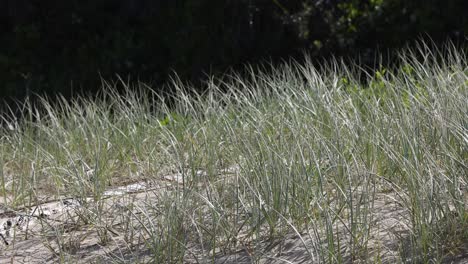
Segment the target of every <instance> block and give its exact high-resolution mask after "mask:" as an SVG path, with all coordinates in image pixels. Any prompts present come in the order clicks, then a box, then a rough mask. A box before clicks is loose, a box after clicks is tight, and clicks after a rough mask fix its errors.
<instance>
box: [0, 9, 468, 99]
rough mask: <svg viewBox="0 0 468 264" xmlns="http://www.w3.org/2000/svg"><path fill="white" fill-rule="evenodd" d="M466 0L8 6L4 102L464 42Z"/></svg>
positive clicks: (2, 23)
mask: <svg viewBox="0 0 468 264" xmlns="http://www.w3.org/2000/svg"><path fill="white" fill-rule="evenodd" d="M467 14H468V1H466V0H444V1H439V0H412V1H408V0H362V1H358V0H343V1H339V0H296V1H294V0H170V1H169V0H67V1H63V0H0V98H3V99H5V98H19V99H21V98H24V97H25V96H26V95H30V94H42V93H47V94H56V93H61V94H63V95H65V96H66V97H69V96H71V95H73V94H76V93H81V92H89V93H91V94H93V93H95V92H96V91H97V90H98V89H99V87H100V80H101V79H100V78H101V77H103V78H104V79H107V80H112V79H115V78H116V75H117V74H118V75H120V76H122V77H123V78H124V79H125V78H127V77H129V78H130V79H131V80H132V81H143V82H146V83H150V84H151V85H153V87H162V86H159V85H160V84H162V83H164V82H166V81H167V80H168V78H169V77H170V75H171V73H172V71H175V72H177V74H178V75H179V76H180V77H181V79H182V80H186V81H192V82H197V81H198V80H200V78H204V77H205V76H206V75H205V74H206V73H208V74H216V73H220V72H224V71H226V70H227V69H229V68H234V69H235V68H240V67H241V66H242V65H243V64H244V63H246V62H249V63H256V62H258V61H261V60H264V59H268V60H270V59H271V60H272V61H275V60H278V59H280V58H285V57H288V56H296V57H299V56H300V55H301V52H302V51H304V50H306V51H307V52H309V53H310V54H311V55H312V56H315V57H317V58H319V57H324V56H329V55H330V54H334V55H338V56H340V55H345V56H354V55H357V54H360V55H361V56H363V61H362V62H363V63H364V64H371V63H373V62H374V57H373V56H374V55H373V54H374V51H375V50H376V49H377V48H378V49H379V50H380V51H386V50H392V49H395V48H399V47H401V46H402V45H404V44H405V43H407V42H408V41H412V40H414V39H416V38H418V37H421V36H423V37H430V38H431V39H432V40H433V41H434V42H436V43H441V42H443V41H445V40H447V38H449V39H452V40H455V41H457V40H458V41H460V40H464V39H465V36H466V34H467V32H468V15H467Z"/></svg>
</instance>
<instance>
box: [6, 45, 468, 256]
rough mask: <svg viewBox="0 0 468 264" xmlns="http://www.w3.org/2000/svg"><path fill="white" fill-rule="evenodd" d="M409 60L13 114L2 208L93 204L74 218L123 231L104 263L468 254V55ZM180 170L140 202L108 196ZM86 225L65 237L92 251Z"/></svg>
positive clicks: (101, 229)
mask: <svg viewBox="0 0 468 264" xmlns="http://www.w3.org/2000/svg"><path fill="white" fill-rule="evenodd" d="M399 65H400V66H399V68H396V69H385V68H381V69H378V70H377V71H376V72H375V74H369V75H368V79H367V80H366V82H364V83H363V82H362V80H359V78H358V76H359V75H361V73H362V70H361V69H359V68H357V67H355V66H349V65H346V64H344V63H340V62H338V61H336V60H335V61H331V62H329V63H328V64H327V65H324V66H323V67H321V68H317V67H314V66H313V64H312V63H311V62H310V61H307V60H306V62H305V63H303V64H299V63H295V62H290V63H284V64H282V65H279V66H276V67H273V68H271V69H268V71H266V72H262V71H261V70H258V69H252V70H251V71H250V73H251V74H250V75H247V76H243V77H239V76H235V75H234V76H224V77H222V78H221V79H212V80H210V81H208V82H207V87H206V89H205V92H203V93H196V92H193V91H191V90H190V88H189V87H186V86H184V85H182V84H180V83H179V82H174V84H173V88H174V91H175V92H174V94H173V95H172V96H171V97H170V98H167V97H163V96H160V95H159V94H158V93H157V92H152V91H151V90H150V89H140V90H138V89H137V91H135V90H130V89H128V90H127V92H126V93H125V94H124V95H122V94H118V93H117V92H115V90H114V89H113V88H112V87H110V85H109V87H105V89H104V91H103V92H102V94H101V96H99V97H96V98H92V99H89V98H79V99H76V100H73V101H66V100H61V101H60V103H58V104H54V106H53V105H52V104H51V103H50V102H49V101H48V100H47V99H43V100H42V101H41V103H40V105H39V106H37V107H31V106H29V105H28V103H25V104H24V108H23V109H24V110H23V112H22V116H21V118H19V119H12V118H6V117H5V118H3V123H4V124H5V125H4V128H2V131H1V132H0V181H1V182H0V194H1V195H2V198H3V200H2V202H3V203H4V205H5V206H6V207H8V208H13V209H15V208H16V209H18V208H24V207H28V206H32V205H35V204H37V203H40V202H42V201H44V200H47V199H49V200H51V199H64V198H70V197H73V198H75V199H78V200H79V201H80V202H81V204H82V206H83V208H82V209H81V211H80V213H79V215H78V217H75V218H76V219H75V220H74V221H75V223H76V224H77V225H79V226H81V227H83V228H84V229H86V230H91V231H92V232H96V234H97V236H98V237H99V241H98V242H97V243H98V244H99V245H101V246H102V247H105V246H106V245H111V244H112V243H113V238H112V237H113V236H114V237H115V236H121V237H122V241H123V242H122V243H120V244H119V243H117V242H115V243H114V246H115V247H118V250H110V251H108V252H107V255H106V259H105V260H103V262H104V261H109V260H112V261H115V262H125V261H128V260H129V259H130V260H131V261H134V262H139V261H141V262H144V261H149V262H153V263H163V262H166V263H183V262H185V261H189V260H192V261H198V262H200V263H206V262H207V263H211V262H214V261H215V260H216V259H217V258H219V257H220V256H222V255H223V254H224V255H227V254H231V253H232V252H235V251H237V250H239V249H240V250H244V251H246V252H248V253H249V254H250V258H251V260H252V261H253V262H254V261H255V260H259V261H260V259H261V258H262V256H263V255H264V254H265V252H262V251H261V250H260V249H259V248H260V245H262V243H264V242H265V241H267V242H268V243H274V241H278V240H281V239H282V238H284V237H285V236H286V235H292V236H293V237H295V238H296V239H297V240H298V241H300V243H299V245H300V246H301V247H303V254H304V256H305V258H306V259H307V261H308V262H313V263H322V262H324V263H343V262H350V261H363V262H386V261H387V262H388V261H399V262H405V261H408V262H418V263H428V262H439V261H444V260H446V259H448V258H450V257H453V256H457V255H459V254H462V253H466V252H467V250H468V246H467V243H468V213H467V198H468V197H467V181H468V173H467V172H468V168H467V166H468V164H467V160H468V133H467V130H468V123H467V121H468V104H467V102H468V89H467V87H468V67H467V64H466V55H465V54H464V53H463V52H462V51H460V50H457V49H455V48H453V47H448V48H446V49H443V50H439V51H438V50H434V49H431V48H428V47H427V46H426V45H424V44H423V45H421V46H420V48H419V49H416V50H407V51H405V52H402V53H401V56H400V63H399ZM122 84H124V85H125V83H122ZM127 88H129V87H127ZM140 88H146V87H140ZM169 101H170V103H169ZM174 174H177V175H179V176H178V177H180V179H179V181H177V183H171V184H168V185H165V187H164V188H160V189H157V190H156V189H151V190H148V191H147V192H146V195H145V196H139V197H136V198H135V197H133V198H130V196H129V198H128V199H129V201H128V202H127V203H126V204H125V206H120V205H119V204H118V202H117V200H113V199H108V197H106V196H105V195H104V193H105V191H106V190H108V189H109V188H112V187H115V186H121V185H125V184H129V183H134V182H142V181H144V182H148V183H150V182H151V183H152V184H158V182H167V181H165V180H164V179H166V178H164V177H165V176H166V175H174ZM382 195H384V196H385V197H390V198H391V199H392V201H394V204H396V206H397V207H398V208H399V212H400V213H399V215H398V217H399V218H398V219H399V220H398V221H400V222H401V223H403V224H404V226H405V228H403V230H402V231H401V232H397V231H394V232H393V235H394V236H393V239H394V240H395V247H394V248H392V249H389V247H388V246H385V245H380V244H379V243H378V239H377V240H376V236H377V235H376V234H378V233H379V232H380V231H382V232H390V231H388V230H381V229H380V228H381V226H380V225H379V224H378V223H380V222H379V221H380V220H378V218H379V212H380V211H381V210H384V209H385V208H383V207H380V206H381V204H379V203H377V202H376V201H377V200H378V197H380V196H382ZM132 199H133V200H132ZM117 205H119V206H120V207H123V208H121V209H119V210H117V211H112V212H113V213H109V212H110V209H109V208H114V207H115V206H117ZM120 207H119V208H120ZM395 219H397V216H395ZM44 221H46V220H44ZM91 231H90V232H91ZM70 232H72V231H67V230H65V229H63V228H62V229H60V228H54V232H52V233H53V235H54V236H55V237H56V239H57V241H58V242H57V244H60V243H62V244H65V243H71V242H67V241H68V240H66V239H67V238H69V237H72V238H73V240H72V242H73V245H74V247H79V241H80V234H81V233H80V234H78V233H77V234H76V235H75V236H73V235H70ZM73 232H78V231H73ZM42 235H43V236H50V234H49V233H47V234H46V232H45V231H44V233H42ZM86 236H88V233H86V234H81V237H83V239H84V237H86ZM376 241H377V242H376ZM77 243H78V245H76V244H77ZM49 248H50V247H49ZM114 249H115V248H114ZM388 250H393V251H395V252H396V256H393V259H391V260H389V259H386V258H387V255H386V251H388ZM51 251H54V254H56V255H57V256H58V257H59V260H61V261H64V262H65V261H69V259H70V258H71V259H73V254H71V253H70V252H69V251H70V250H68V251H67V250H66V248H64V247H57V248H54V249H51ZM75 252H76V249H75ZM139 252H143V253H144V254H143V255H144V256H142V255H141V254H140V253H139ZM278 259H281V256H278Z"/></svg>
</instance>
